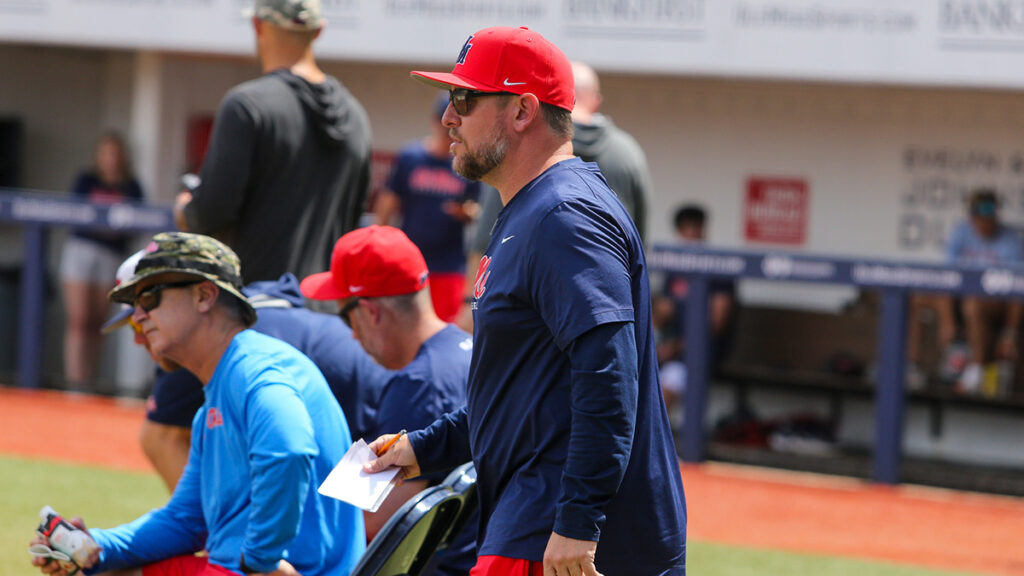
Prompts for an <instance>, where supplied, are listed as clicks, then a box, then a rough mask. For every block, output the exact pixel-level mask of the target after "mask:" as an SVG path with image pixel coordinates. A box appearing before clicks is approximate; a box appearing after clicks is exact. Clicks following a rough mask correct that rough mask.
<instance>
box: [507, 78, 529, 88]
mask: <svg viewBox="0 0 1024 576" xmlns="http://www.w3.org/2000/svg"><path fill="white" fill-rule="evenodd" d="M504 84H505V86H522V85H523V84H526V82H509V81H508V78H505V82H504Z"/></svg>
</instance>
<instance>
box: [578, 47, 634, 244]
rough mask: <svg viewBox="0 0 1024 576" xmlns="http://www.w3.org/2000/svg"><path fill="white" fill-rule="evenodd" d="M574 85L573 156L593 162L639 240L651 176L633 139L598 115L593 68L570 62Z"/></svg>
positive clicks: (598, 86) (598, 87)
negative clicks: (628, 216) (632, 225)
mask: <svg viewBox="0 0 1024 576" xmlns="http://www.w3.org/2000/svg"><path fill="white" fill-rule="evenodd" d="M572 76H573V80H574V82H575V84H576V106H575V107H574V108H573V109H572V123H573V128H574V131H575V133H574V135H573V137H572V149H573V153H574V154H576V155H577V156H579V157H580V158H582V159H583V160H585V161H587V162H597V166H598V167H599V168H600V169H601V174H604V177H605V180H607V181H608V186H609V187H611V189H612V191H613V192H615V195H616V196H618V197H619V201H620V202H622V205H623V206H625V207H626V211H628V212H629V215H630V216H631V217H632V218H633V223H634V224H636V228H637V230H639V231H640V237H641V238H643V237H644V236H645V234H646V233H647V205H648V204H649V201H650V196H651V175H650V173H649V172H648V170H647V157H646V156H645V155H644V151H643V149H642V148H640V144H638V143H637V141H636V139H634V138H633V137H632V136H630V135H629V133H628V132H626V131H624V130H622V129H621V128H619V127H618V126H616V125H615V123H613V122H612V120H611V118H609V117H607V116H605V115H603V114H601V113H600V112H598V109H599V108H600V107H601V102H602V97H601V84H600V82H599V80H598V77H597V73H596V72H594V70H593V68H591V67H590V66H587V65H586V64H584V63H582V62H573V63H572Z"/></svg>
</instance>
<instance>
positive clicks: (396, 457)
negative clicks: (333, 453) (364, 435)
mask: <svg viewBox="0 0 1024 576" xmlns="http://www.w3.org/2000/svg"><path fill="white" fill-rule="evenodd" d="M392 437H394V434H385V435H383V436H381V437H380V438H377V439H376V440H374V441H373V442H372V443H371V444H370V446H369V448H370V450H371V451H373V453H374V454H378V453H379V452H380V450H381V448H383V447H384V444H386V443H387V441H388V440H391V438H392ZM391 466H399V467H401V468H402V471H401V472H400V473H399V475H398V485H399V486H401V485H402V480H404V479H405V478H415V477H417V476H419V475H420V465H419V462H417V461H416V454H415V453H414V452H413V451H412V444H410V443H409V437H408V436H406V435H405V434H402V437H401V438H399V439H398V442H395V443H394V445H392V446H391V448H388V451H387V452H385V453H384V454H383V455H381V456H379V457H378V458H377V459H376V460H370V461H369V462H367V463H366V464H363V470H365V471H366V472H367V473H368V474H373V473H374V472H380V471H381V470H383V469H385V468H389V467H391Z"/></svg>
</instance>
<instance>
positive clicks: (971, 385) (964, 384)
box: [957, 362, 985, 394]
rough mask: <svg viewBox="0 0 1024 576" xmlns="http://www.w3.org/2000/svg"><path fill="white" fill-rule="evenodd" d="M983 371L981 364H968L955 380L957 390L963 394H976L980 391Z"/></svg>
mask: <svg viewBox="0 0 1024 576" xmlns="http://www.w3.org/2000/svg"><path fill="white" fill-rule="evenodd" d="M984 376H985V372H984V370H983V369H982V367H981V364H975V363H973V362H972V363H971V364H968V365H967V367H966V368H964V371H963V372H962V373H961V374H960V378H959V379H958V380H957V391H958V392H962V393H964V394H977V393H978V392H980V391H981V381H982V378H983V377H984Z"/></svg>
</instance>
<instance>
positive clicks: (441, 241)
mask: <svg viewBox="0 0 1024 576" xmlns="http://www.w3.org/2000/svg"><path fill="white" fill-rule="evenodd" d="M439 96H441V97H443V99H440V98H439V99H438V101H437V103H436V104H435V105H434V113H433V115H432V116H431V131H430V134H429V135H427V137H425V138H423V139H421V140H417V141H415V142H410V143H409V144H407V145H406V146H404V147H403V148H402V149H401V151H399V153H398V158H397V159H396V160H395V167H394V169H393V170H392V172H391V176H390V178H388V188H387V190H384V191H382V193H381V194H380V196H378V198H377V200H376V202H375V203H374V212H375V213H376V214H377V223H378V224H383V225H387V224H391V223H392V220H394V216H395V215H396V213H397V212H399V211H401V214H402V231H403V232H405V234H406V235H407V236H408V237H409V239H410V240H412V242H413V244H415V245H416V247H417V248H419V249H420V252H421V253H422V254H423V259H424V260H426V262H427V269H429V270H430V298H431V301H432V302H433V304H434V311H435V312H436V313H437V315H438V316H439V317H440V318H441V319H442V320H444V321H445V322H453V321H455V316H456V315H457V314H458V312H459V309H460V308H461V307H462V303H463V296H464V295H465V287H466V280H465V273H466V250H465V240H464V238H463V230H464V228H465V226H466V224H467V223H469V222H470V221H472V219H473V217H474V216H475V215H476V200H477V197H478V196H479V194H480V184H479V183H478V182H470V181H469V180H466V179H465V178H463V177H461V176H459V175H458V174H456V173H455V172H454V171H453V170H452V155H451V152H449V151H448V150H449V146H450V145H451V143H452V141H451V138H449V137H448V129H447V128H445V127H444V126H442V125H441V116H442V115H443V114H444V110H445V108H447V107H448V94H447V93H444V94H440V95H439Z"/></svg>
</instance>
